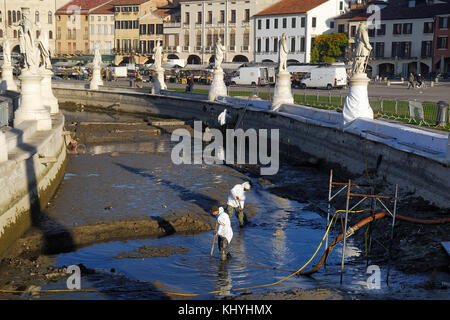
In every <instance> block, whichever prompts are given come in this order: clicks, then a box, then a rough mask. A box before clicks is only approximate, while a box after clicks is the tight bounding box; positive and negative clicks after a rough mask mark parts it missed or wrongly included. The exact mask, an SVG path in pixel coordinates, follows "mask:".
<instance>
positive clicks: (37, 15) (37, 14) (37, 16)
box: [34, 11, 39, 23]
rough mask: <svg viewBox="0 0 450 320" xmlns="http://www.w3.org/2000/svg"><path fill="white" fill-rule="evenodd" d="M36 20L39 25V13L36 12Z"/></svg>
mask: <svg viewBox="0 0 450 320" xmlns="http://www.w3.org/2000/svg"><path fill="white" fill-rule="evenodd" d="M34 20H35V21H34V22H35V23H39V11H36V13H35V14H34Z"/></svg>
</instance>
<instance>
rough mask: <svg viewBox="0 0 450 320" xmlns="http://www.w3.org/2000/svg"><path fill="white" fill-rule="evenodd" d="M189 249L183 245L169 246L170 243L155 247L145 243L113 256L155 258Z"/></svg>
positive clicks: (118, 257)
mask: <svg viewBox="0 0 450 320" xmlns="http://www.w3.org/2000/svg"><path fill="white" fill-rule="evenodd" d="M188 251H189V249H188V248H186V247H183V246H179V247H177V246H171V245H164V246H156V247H150V246H147V245H144V246H142V247H139V248H137V249H134V250H131V251H127V252H122V253H119V254H118V255H117V256H115V258H116V259H124V258H137V259H142V258H155V257H168V256H171V255H173V254H178V253H185V252H188Z"/></svg>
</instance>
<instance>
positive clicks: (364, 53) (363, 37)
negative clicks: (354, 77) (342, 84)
mask: <svg viewBox="0 0 450 320" xmlns="http://www.w3.org/2000/svg"><path fill="white" fill-rule="evenodd" d="M355 43H356V49H355V51H354V53H353V66H352V73H353V74H361V73H365V72H366V67H367V62H368V60H369V56H370V52H371V51H372V46H371V45H370V42H369V34H368V33H367V24H366V23H365V22H360V23H359V25H358V29H357V31H356V36H355Z"/></svg>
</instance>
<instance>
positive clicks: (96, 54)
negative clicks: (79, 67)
mask: <svg viewBox="0 0 450 320" xmlns="http://www.w3.org/2000/svg"><path fill="white" fill-rule="evenodd" d="M101 63H102V55H101V54H100V49H99V47H98V45H96V46H95V51H94V59H93V60H92V64H93V67H94V68H99V67H100V65H101Z"/></svg>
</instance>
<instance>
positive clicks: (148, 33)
mask: <svg viewBox="0 0 450 320" xmlns="http://www.w3.org/2000/svg"><path fill="white" fill-rule="evenodd" d="M165 12H166V11H165V10H159V9H158V10H155V11H150V12H148V13H147V14H146V15H144V16H143V17H141V18H140V19H139V50H138V55H139V59H138V60H139V61H143V63H153V59H152V56H153V54H152V52H153V49H154V47H155V45H156V41H157V40H161V41H162V43H163V44H164V45H165V48H164V50H163V51H164V53H166V54H167V55H170V54H171V53H172V52H173V51H174V50H176V48H175V47H174V45H175V44H169V42H168V40H167V39H165V37H164V33H163V30H164V29H163V23H164V20H165V19H166V18H167V15H166V13H165Z"/></svg>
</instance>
